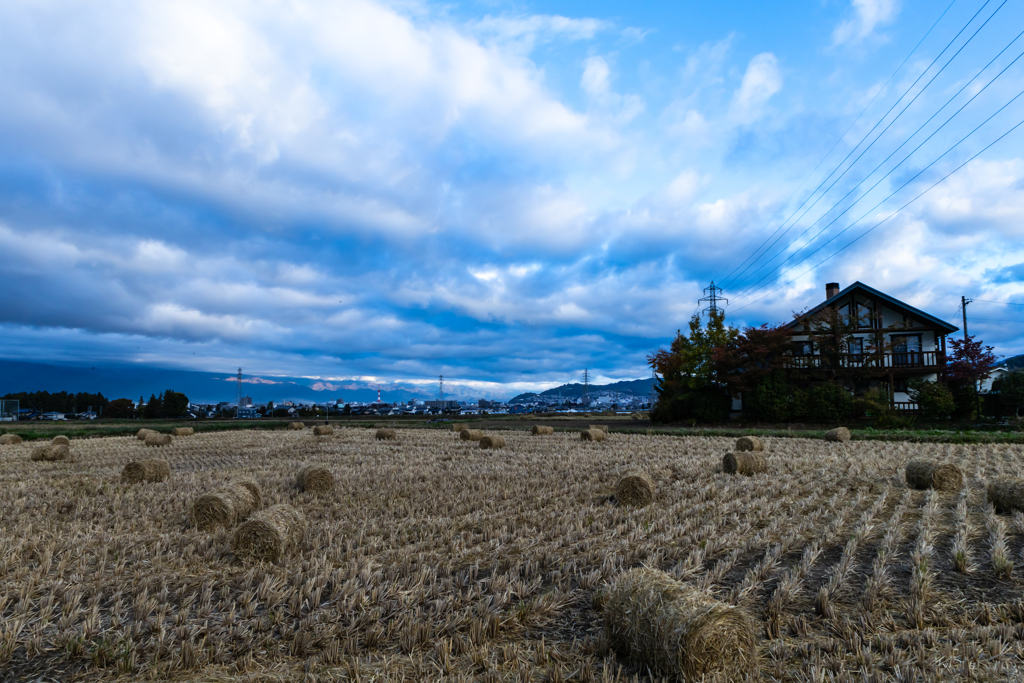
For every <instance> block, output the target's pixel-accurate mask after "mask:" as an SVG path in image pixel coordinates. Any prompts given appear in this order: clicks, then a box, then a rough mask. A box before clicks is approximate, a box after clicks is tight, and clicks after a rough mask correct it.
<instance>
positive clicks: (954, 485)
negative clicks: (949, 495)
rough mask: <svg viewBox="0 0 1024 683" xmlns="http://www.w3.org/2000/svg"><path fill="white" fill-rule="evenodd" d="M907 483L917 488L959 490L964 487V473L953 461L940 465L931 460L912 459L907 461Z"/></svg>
mask: <svg viewBox="0 0 1024 683" xmlns="http://www.w3.org/2000/svg"><path fill="white" fill-rule="evenodd" d="M906 477H907V485H908V486H911V487H913V488H915V489H935V490H936V491H959V490H960V489H962V488H963V487H964V473H963V472H961V471H960V468H959V467H957V466H956V465H954V464H952V463H946V464H944V465H940V464H939V463H937V462H933V461H931V460H911V461H910V462H908V463H907V471H906Z"/></svg>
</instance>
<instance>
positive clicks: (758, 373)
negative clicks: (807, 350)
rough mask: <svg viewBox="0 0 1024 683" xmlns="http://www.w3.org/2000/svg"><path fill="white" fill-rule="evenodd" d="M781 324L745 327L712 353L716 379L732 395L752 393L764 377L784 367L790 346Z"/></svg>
mask: <svg viewBox="0 0 1024 683" xmlns="http://www.w3.org/2000/svg"><path fill="white" fill-rule="evenodd" d="M791 339H792V338H791V337H790V336H789V331H788V330H787V329H786V326H785V325H784V324H779V325H774V326H769V325H761V326H760V327H748V328H746V329H744V330H743V332H742V333H741V334H740V335H739V336H737V337H736V338H735V339H732V340H731V341H730V342H729V343H727V344H725V345H723V346H719V347H718V348H716V349H715V350H714V352H713V353H712V363H713V365H714V366H715V370H716V372H717V376H718V377H719V378H720V379H721V380H722V381H724V382H725V383H726V384H727V385H728V387H729V391H730V393H732V394H736V393H738V392H741V391H751V390H753V389H754V387H756V386H757V385H758V384H760V383H761V382H762V381H763V380H764V379H765V377H767V376H768V375H770V374H771V373H772V372H773V371H775V370H780V369H782V368H784V367H785V364H784V362H783V357H784V356H785V355H787V354H788V353H789V351H790V349H791V347H792V340H791Z"/></svg>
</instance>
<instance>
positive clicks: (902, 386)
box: [892, 379, 907, 394]
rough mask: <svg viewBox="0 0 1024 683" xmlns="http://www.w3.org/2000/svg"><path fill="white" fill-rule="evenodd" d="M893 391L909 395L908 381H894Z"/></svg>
mask: <svg viewBox="0 0 1024 683" xmlns="http://www.w3.org/2000/svg"><path fill="white" fill-rule="evenodd" d="M892 390H893V391H899V392H901V393H904V394H905V393H907V380H905V379H894V380H893V382H892Z"/></svg>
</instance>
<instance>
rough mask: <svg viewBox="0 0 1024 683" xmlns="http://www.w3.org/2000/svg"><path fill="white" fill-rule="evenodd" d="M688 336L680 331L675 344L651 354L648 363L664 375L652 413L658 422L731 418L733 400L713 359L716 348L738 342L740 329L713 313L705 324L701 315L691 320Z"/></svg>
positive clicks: (657, 388) (705, 420)
mask: <svg viewBox="0 0 1024 683" xmlns="http://www.w3.org/2000/svg"><path fill="white" fill-rule="evenodd" d="M689 327H690V332H689V335H683V334H682V333H679V334H677V335H676V338H675V340H673V342H672V346H671V347H670V348H669V349H668V350H665V349H659V350H658V351H657V352H656V353H654V354H653V355H651V356H649V357H648V359H647V362H648V364H649V365H650V366H651V367H652V368H654V371H655V372H656V373H658V374H659V375H660V376H661V377H660V379H659V382H658V384H657V386H656V387H655V389H656V391H657V392H658V402H657V405H656V406H655V407H654V410H653V411H652V412H651V417H652V419H654V420H656V421H659V422H675V421H678V420H683V419H687V418H691V419H692V418H695V419H698V420H701V421H704V422H719V421H722V420H725V419H728V417H729V407H730V403H731V399H730V397H729V393H728V389H727V387H726V384H725V382H724V379H723V378H721V377H720V376H719V371H718V367H717V365H716V364H715V362H714V353H715V350H716V349H717V348H721V347H726V346H728V345H729V344H732V343H733V342H735V340H736V338H737V337H738V336H739V330H737V329H735V328H733V327H726V325H725V313H724V312H721V313H712V314H711V315H710V316H709V317H708V321H707V324H706V325H701V319H700V316H699V315H694V316H693V318H691V319H690V326H689Z"/></svg>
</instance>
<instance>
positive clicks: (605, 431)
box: [588, 425, 608, 436]
mask: <svg viewBox="0 0 1024 683" xmlns="http://www.w3.org/2000/svg"><path fill="white" fill-rule="evenodd" d="M588 429H600V430H601V431H602V432H604V435H605V436H608V425H590V427H588Z"/></svg>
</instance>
